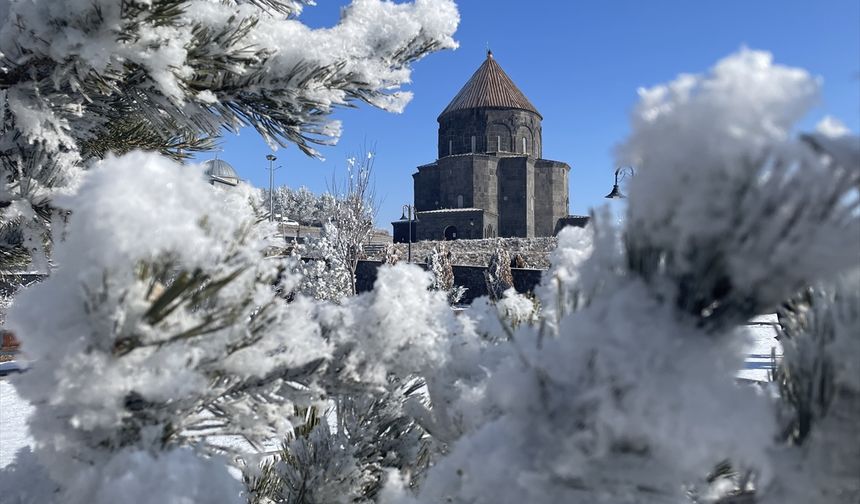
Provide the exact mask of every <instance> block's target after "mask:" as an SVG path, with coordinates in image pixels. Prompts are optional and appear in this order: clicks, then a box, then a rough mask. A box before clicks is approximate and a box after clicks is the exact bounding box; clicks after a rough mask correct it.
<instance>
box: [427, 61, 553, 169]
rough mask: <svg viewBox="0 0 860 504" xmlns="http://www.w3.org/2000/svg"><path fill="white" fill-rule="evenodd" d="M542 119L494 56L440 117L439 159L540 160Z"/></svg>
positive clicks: (483, 64)
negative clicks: (489, 156) (496, 157)
mask: <svg viewBox="0 0 860 504" xmlns="http://www.w3.org/2000/svg"><path fill="white" fill-rule="evenodd" d="M542 119H543V117H541V115H540V113H539V112H538V111H537V109H536V108H535V106H534V105H533V104H532V102H530V101H529V99H528V98H526V96H525V95H524V94H523V92H522V91H520V90H519V88H517V86H516V84H514V83H513V81H512V80H511V78H510V77H508V75H507V74H506V73H505V71H504V70H502V67H500V66H499V64H498V63H496V60H495V58H493V53H492V52H490V51H487V59H486V60H484V62H483V63H482V64H481V66H480V67H478V70H477V71H476V72H475V73H474V74H473V75H472V77H471V78H470V79H469V80H468V82H466V85H465V86H463V89H461V90H460V92H459V93H457V96H455V97H454V99H453V100H451V103H449V104H448V106H447V107H445V110H444V111H442V114H440V115H439V117H438V119H437V121H438V122H439V143H438V149H439V158H440V159H441V158H443V157H447V156H459V155H464V154H492V155H501V156H511V155H514V156H523V155H525V156H531V157H535V158H540V157H541V155H542V143H543V141H542V133H541V121H542Z"/></svg>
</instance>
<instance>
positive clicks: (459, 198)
mask: <svg viewBox="0 0 860 504" xmlns="http://www.w3.org/2000/svg"><path fill="white" fill-rule="evenodd" d="M473 138H474V137H473ZM457 208H463V195H462V194H458V195H457Z"/></svg>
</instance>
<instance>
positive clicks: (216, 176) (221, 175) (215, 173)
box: [203, 159, 239, 186]
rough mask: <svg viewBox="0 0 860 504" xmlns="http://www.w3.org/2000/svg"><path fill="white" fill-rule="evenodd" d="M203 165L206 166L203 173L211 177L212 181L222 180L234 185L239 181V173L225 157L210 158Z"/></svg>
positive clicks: (224, 182) (221, 181) (223, 182)
mask: <svg viewBox="0 0 860 504" xmlns="http://www.w3.org/2000/svg"><path fill="white" fill-rule="evenodd" d="M203 166H205V167H206V169H205V171H204V172H203V173H205V174H206V176H207V177H208V178H209V182H210V183H213V184H214V183H215V182H220V183H222V184H227V185H233V186H234V185H237V184H238V183H239V174H238V173H236V170H234V169H233V167H232V166H231V165H230V163H228V162H227V161H224V160H223V159H210V160H209V161H206V162H205V163H203Z"/></svg>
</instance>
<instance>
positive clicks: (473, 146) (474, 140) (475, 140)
mask: <svg viewBox="0 0 860 504" xmlns="http://www.w3.org/2000/svg"><path fill="white" fill-rule="evenodd" d="M476 143H477V139H476V138H475V135H472V152H475V144H476Z"/></svg>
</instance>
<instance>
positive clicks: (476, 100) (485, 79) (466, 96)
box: [439, 51, 542, 118]
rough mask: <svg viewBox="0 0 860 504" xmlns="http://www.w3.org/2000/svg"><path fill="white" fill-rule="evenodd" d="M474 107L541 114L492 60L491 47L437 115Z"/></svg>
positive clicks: (493, 59)
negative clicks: (484, 58)
mask: <svg viewBox="0 0 860 504" xmlns="http://www.w3.org/2000/svg"><path fill="white" fill-rule="evenodd" d="M476 108H497V109H520V110H525V111H528V112H532V113H534V114H537V115H538V116H540V115H541V114H540V112H538V111H537V109H536V108H535V106H534V105H532V102H530V101H529V99H528V98H526V96H525V95H524V94H523V92H522V91H520V90H519V88H518V87H517V86H516V84H514V82H513V81H512V80H511V78H510V77H508V74H506V73H505V71H504V70H502V67H501V66H499V64H498V63H496V60H495V58H494V57H493V52H492V51H487V59H486V60H484V63H483V64H481V66H480V67H478V70H477V71H475V73H474V74H473V75H472V77H471V78H470V79H469V81H468V82H466V85H465V86H463V89H461V90H460V92H459V93H457V96H455V97H454V99H453V100H451V103H449V104H448V106H447V107H445V110H443V111H442V113H441V114H440V115H439V117H440V118H441V117H442V116H445V115H447V114H450V113H451V112H455V111H458V110H466V109H476ZM541 118H542V117H541Z"/></svg>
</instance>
